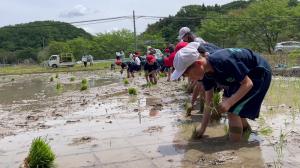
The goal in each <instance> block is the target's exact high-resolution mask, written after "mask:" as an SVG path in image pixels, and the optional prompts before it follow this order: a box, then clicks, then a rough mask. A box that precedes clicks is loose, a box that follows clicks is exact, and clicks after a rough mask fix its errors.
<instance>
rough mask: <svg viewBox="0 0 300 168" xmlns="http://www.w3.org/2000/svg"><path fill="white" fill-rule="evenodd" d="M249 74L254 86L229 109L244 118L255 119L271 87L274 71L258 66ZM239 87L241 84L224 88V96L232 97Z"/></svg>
mask: <svg viewBox="0 0 300 168" xmlns="http://www.w3.org/2000/svg"><path fill="white" fill-rule="evenodd" d="M248 76H249V78H250V79H251V80H252V83H253V87H252V88H251V90H250V91H249V92H248V93H247V94H246V95H245V96H244V97H243V98H242V99H241V100H239V101H238V102H237V103H236V104H234V105H233V106H232V107H231V108H230V109H229V112H232V113H234V114H236V115H238V116H240V117H242V118H249V119H252V120H255V119H256V118H258V117H259V112H260V107H261V104H262V102H263V99H264V97H265V95H266V94H267V91H268V89H269V86H270V83H271V79H272V73H271V70H270V69H266V68H257V69H255V70H253V71H252V72H250V73H249V74H248ZM239 87H240V86H239V85H236V86H231V87H229V89H226V90H224V97H230V96H231V95H232V94H234V93H235V92H236V91H237V90H238V89H239Z"/></svg>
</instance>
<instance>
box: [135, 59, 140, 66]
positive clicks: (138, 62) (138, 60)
mask: <svg viewBox="0 0 300 168" xmlns="http://www.w3.org/2000/svg"><path fill="white" fill-rule="evenodd" d="M134 62H135V63H136V65H138V66H140V65H141V60H140V59H139V57H135V59H134Z"/></svg>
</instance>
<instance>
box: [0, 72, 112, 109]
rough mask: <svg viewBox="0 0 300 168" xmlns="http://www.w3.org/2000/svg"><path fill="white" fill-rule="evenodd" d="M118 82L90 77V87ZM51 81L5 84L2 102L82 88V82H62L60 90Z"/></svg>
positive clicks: (25, 100)
mask: <svg viewBox="0 0 300 168" xmlns="http://www.w3.org/2000/svg"><path fill="white" fill-rule="evenodd" d="M114 82H117V80H116V79H90V80H89V87H91V88H92V87H98V86H103V85H108V84H112V83H114ZM53 84H54V82H52V83H49V82H48V79H47V78H35V79H31V80H24V81H20V82H15V83H12V84H9V85H4V86H2V87H1V88H0V95H1V96H0V104H13V103H18V102H19V103H20V101H22V103H27V102H32V101H38V100H42V99H44V98H46V97H52V96H56V95H57V94H60V93H61V92H68V91H77V90H80V87H81V83H70V84H62V89H61V90H59V92H58V91H57V90H56V83H55V85H53Z"/></svg>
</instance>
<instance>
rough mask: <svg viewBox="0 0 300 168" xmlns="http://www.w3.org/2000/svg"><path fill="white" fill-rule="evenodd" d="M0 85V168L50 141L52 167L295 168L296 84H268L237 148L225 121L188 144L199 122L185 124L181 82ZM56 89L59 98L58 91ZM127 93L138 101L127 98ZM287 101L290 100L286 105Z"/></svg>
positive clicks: (30, 78)
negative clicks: (248, 132)
mask: <svg viewBox="0 0 300 168" xmlns="http://www.w3.org/2000/svg"><path fill="white" fill-rule="evenodd" d="M51 77H54V80H53V81H51V82H50V78H51ZM71 77H75V79H74V80H73V81H71V80H70V79H71ZM2 78H3V80H2V82H1V83H0V94H1V98H0V102H1V103H0V104H1V105H0V167H5V168H6V167H9V168H10V167H19V166H20V165H21V164H22V162H23V160H24V159H25V157H26V156H27V154H28V150H29V147H30V144H31V142H32V140H33V139H34V138H35V137H44V138H46V139H47V140H48V141H49V144H50V145H51V147H52V149H53V150H54V152H55V154H56V156H57V159H56V164H57V166H58V167H225V168H226V167H228V168H229V167H297V165H299V164H300V163H299V157H300V153H299V152H300V145H299V144H298V142H300V130H299V129H300V127H299V124H300V119H299V97H298V96H300V94H298V96H296V95H297V94H295V93H300V90H299V85H298V84H299V79H297V78H284V79H283V78H276V79H274V80H273V83H272V88H271V89H270V93H269V94H268V97H267V98H266V100H265V102H264V105H263V107H262V110H261V111H262V112H261V114H262V115H261V117H260V119H259V120H257V122H251V125H252V126H253V129H254V130H255V131H256V132H257V134H251V135H250V136H245V140H244V141H242V142H240V143H231V142H229V141H228V137H227V130H226V127H227V120H226V118H222V119H221V121H219V122H216V123H212V124H211V125H210V126H209V127H208V130H207V132H206V135H207V136H206V137H205V138H203V139H193V138H191V137H192V133H193V130H194V128H195V126H196V125H197V124H199V122H200V121H201V116H202V114H200V113H198V111H197V110H194V111H193V112H192V116H191V117H185V110H184V104H185V102H186V101H187V100H188V99H189V95H188V94H186V93H185V90H184V88H183V85H184V84H185V83H186V81H181V82H172V83H170V82H166V79H164V78H161V79H160V81H159V84H158V85H156V86H152V87H146V86H145V80H144V79H143V78H142V77H136V78H135V79H130V80H129V84H128V85H124V84H123V81H122V78H121V77H120V75H119V74H117V73H114V72H109V71H99V72H78V73H73V74H68V73H60V74H59V75H58V78H56V75H55V74H42V75H27V76H2ZM12 79H14V80H12ZM82 79H88V80H89V84H90V88H89V89H88V90H86V91H80V85H81V80H82ZM57 83H61V84H62V85H63V89H62V90H59V91H57V89H56V84H57ZM129 87H134V88H136V89H137V91H138V94H137V95H136V96H130V95H128V93H127V89H128V88H129ZM282 87H283V88H288V89H283V88H282ZM279 90H284V91H282V92H280V91H279ZM285 95H295V96H292V99H291V100H290V101H288V100H286V99H287V98H286V97H285ZM289 97H291V96H289ZM275 98H276V99H275Z"/></svg>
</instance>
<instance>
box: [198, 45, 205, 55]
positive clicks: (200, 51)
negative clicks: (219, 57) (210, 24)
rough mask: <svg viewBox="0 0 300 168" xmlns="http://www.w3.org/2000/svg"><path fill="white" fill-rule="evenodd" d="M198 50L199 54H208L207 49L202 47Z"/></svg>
mask: <svg viewBox="0 0 300 168" xmlns="http://www.w3.org/2000/svg"><path fill="white" fill-rule="evenodd" d="M197 50H198V52H199V53H200V54H205V52H206V49H205V48H204V47H203V46H201V45H200V46H199V47H198V49H197Z"/></svg>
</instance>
